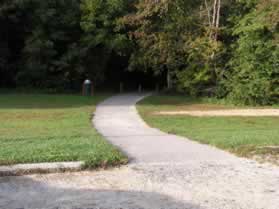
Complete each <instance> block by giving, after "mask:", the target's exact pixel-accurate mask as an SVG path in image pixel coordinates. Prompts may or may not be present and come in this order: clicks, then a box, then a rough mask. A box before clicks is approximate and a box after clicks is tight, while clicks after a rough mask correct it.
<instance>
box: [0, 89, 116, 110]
mask: <svg viewBox="0 0 279 209" xmlns="http://www.w3.org/2000/svg"><path fill="white" fill-rule="evenodd" d="M110 95H111V94H110V93H102V94H97V95H95V96H92V97H86V96H81V95H78V94H77V95H70V94H69V95H67V94H61V95H51V94H14V93H12V94H0V110H1V109H62V108H79V107H84V106H92V105H96V104H97V103H99V102H101V101H102V100H104V99H105V98H107V97H108V96H110Z"/></svg>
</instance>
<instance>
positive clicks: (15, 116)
mask: <svg viewBox="0 0 279 209" xmlns="http://www.w3.org/2000/svg"><path fill="white" fill-rule="evenodd" d="M107 96H108V95H96V96H94V97H82V96H75V95H42V94H25V95H24V94H0V144H1V146H0V165H10V164H15V163H37V162H60V161H86V165H87V166H88V167H99V166H111V165H118V164H121V163H125V162H126V161H127V159H126V157H125V156H124V155H123V154H122V153H120V152H119V151H118V150H117V149H116V148H114V147H113V146H112V145H110V144H109V143H107V142H106V141H105V140H104V139H103V138H102V137H101V136H100V135H99V134H98V133H97V132H96V130H95V129H94V128H93V127H92V123H91V118H92V114H93V113H94V110H95V106H96V104H97V103H98V102H100V101H102V100H103V99H105V98H106V97H107Z"/></svg>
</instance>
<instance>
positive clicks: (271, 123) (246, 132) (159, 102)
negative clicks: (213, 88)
mask: <svg viewBox="0 0 279 209" xmlns="http://www.w3.org/2000/svg"><path fill="white" fill-rule="evenodd" d="M237 108H238V107H235V106H228V105H222V104H220V101H217V100H209V99H190V98H187V97H186V96H165V95H158V96H151V97H149V98H147V99H145V100H144V101H142V102H140V103H139V104H138V110H139V112H140V114H141V116H142V117H143V118H144V120H145V121H146V122H147V123H148V124H149V125H151V126H152V127H157V128H159V129H161V130H163V131H165V132H168V133H171V134H177V135H181V136H185V137H188V138H190V139H192V140H195V141H198V142H200V143H204V144H210V145H213V146H216V147H218V148H221V149H225V150H228V151H231V152H234V153H236V154H238V155H240V156H246V157H248V156H249V157H251V156H254V155H257V156H259V155H262V156H263V155H266V154H268V155H269V156H270V155H272V157H274V158H278V156H279V117H239V116H237V117H231V116H230V117H208V116H207V117H194V116H187V115H180V116H165V115H156V114H154V113H156V112H158V111H180V110H188V111H189V110H190V111H191V110H203V111H204V110H220V109H237ZM243 108H247V107H241V109H243ZM273 108H278V106H277V107H273ZM277 160H278V159H277Z"/></svg>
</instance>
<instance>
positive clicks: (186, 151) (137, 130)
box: [94, 94, 235, 164]
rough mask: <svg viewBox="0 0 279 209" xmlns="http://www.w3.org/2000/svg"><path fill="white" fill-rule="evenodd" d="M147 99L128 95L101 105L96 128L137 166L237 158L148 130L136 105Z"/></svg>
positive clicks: (116, 97)
mask: <svg viewBox="0 0 279 209" xmlns="http://www.w3.org/2000/svg"><path fill="white" fill-rule="evenodd" d="M145 96H147V95H138V94H125V95H119V96H115V97H112V98H110V99H108V100H106V101H104V102H103V103H101V104H100V105H99V106H98V107H97V110H96V114H95V118H94V124H95V127H96V128H97V130H98V131H99V132H100V133H101V134H102V135H103V136H105V137H106V139H107V140H109V141H110V142H111V143H112V144H115V145H116V146H118V147H119V148H120V149H121V150H122V151H124V152H125V153H127V154H128V156H129V157H130V159H131V161H132V162H133V163H176V164H177V163H189V162H190V163H193V162H195V161H203V162H205V161H215V162H216V161H218V162H222V161H231V160H234V159H235V157H234V156H232V155H231V154H229V153H227V152H224V151H221V150H218V149H216V148H213V147H209V146H206V145H202V144H198V143H196V142H193V141H190V140H187V139H185V138H183V137H179V136H175V135H170V134H166V133H163V132H161V131H160V130H158V129H153V128H150V127H148V126H147V125H146V124H145V122H144V121H143V120H142V119H141V118H140V116H139V115H138V113H137V110H136V107H135V104H136V103H137V102H138V101H140V100H141V99H142V98H144V97H145Z"/></svg>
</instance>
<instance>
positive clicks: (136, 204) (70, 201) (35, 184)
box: [0, 174, 202, 209]
mask: <svg viewBox="0 0 279 209" xmlns="http://www.w3.org/2000/svg"><path fill="white" fill-rule="evenodd" d="M73 175H75V174H73ZM61 177H62V175H61ZM46 178H50V177H48V176H46ZM42 179H44V176H42ZM62 181H63V182H64V183H62V184H61V182H60V181H59V182H55V181H54V182H52V183H56V184H50V183H47V182H44V181H34V180H33V179H31V178H29V177H25V176H21V177H2V178H0V194H1V195H0V208H3V209H4V208H5V209H35V208H36V209H37V208H44V209H60V208H61V209H62V208H68V209H77V208H78V209H97V208H102V209H119V208H122V209H202V208H201V207H200V206H198V205H194V204H191V203H185V202H181V201H178V200H176V199H174V198H172V197H170V196H167V195H163V194H159V193H156V192H140V191H123V190H117V189H115V190H111V189H107V190H106V189H98V190H95V189H93V188H92V185H94V184H95V183H96V182H92V185H86V184H85V185H83V184H82V183H79V182H72V181H73V180H71V176H70V177H69V179H62ZM67 181H71V182H69V184H67ZM123 181H125V179H123ZM101 183H102V184H103V185H106V183H105V182H101ZM75 184H77V185H76V186H75ZM90 184H91V183H90ZM80 185H82V188H79V186H80ZM90 187H91V188H90ZM110 187H112V188H113V185H111V186H110ZM136 187H137V185H135V189H136ZM85 188H86V189H85Z"/></svg>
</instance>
